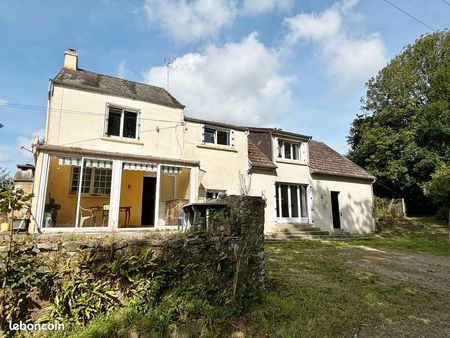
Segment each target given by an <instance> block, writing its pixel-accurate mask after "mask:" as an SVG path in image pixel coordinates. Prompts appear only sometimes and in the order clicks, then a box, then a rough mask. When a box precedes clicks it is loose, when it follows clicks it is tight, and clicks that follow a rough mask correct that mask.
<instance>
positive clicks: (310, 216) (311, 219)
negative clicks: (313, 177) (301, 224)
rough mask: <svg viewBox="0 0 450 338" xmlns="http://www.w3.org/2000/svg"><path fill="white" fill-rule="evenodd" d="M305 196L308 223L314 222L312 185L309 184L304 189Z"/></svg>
mask: <svg viewBox="0 0 450 338" xmlns="http://www.w3.org/2000/svg"><path fill="white" fill-rule="evenodd" d="M306 194H307V195H306V196H307V198H308V221H309V223H310V224H313V223H314V204H313V191H312V186H311V185H309V186H308V188H307V189H306Z"/></svg>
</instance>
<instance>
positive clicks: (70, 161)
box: [58, 157, 81, 167]
mask: <svg viewBox="0 0 450 338" xmlns="http://www.w3.org/2000/svg"><path fill="white" fill-rule="evenodd" d="M58 163H59V165H74V166H77V167H79V166H80V165H81V158H77V157H60V158H59V162H58Z"/></svg>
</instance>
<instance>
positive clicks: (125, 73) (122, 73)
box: [117, 60, 132, 79]
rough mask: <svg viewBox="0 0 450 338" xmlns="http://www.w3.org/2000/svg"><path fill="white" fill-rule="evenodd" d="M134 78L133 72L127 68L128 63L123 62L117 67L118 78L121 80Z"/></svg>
mask: <svg viewBox="0 0 450 338" xmlns="http://www.w3.org/2000/svg"><path fill="white" fill-rule="evenodd" d="M131 76H132V73H131V71H130V70H129V69H128V68H127V62H126V61H125V60H123V61H121V62H120V63H119V65H118V66H117V77H119V78H121V79H129V78H130V77H131Z"/></svg>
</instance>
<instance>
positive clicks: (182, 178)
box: [175, 168, 190, 199]
mask: <svg viewBox="0 0 450 338" xmlns="http://www.w3.org/2000/svg"><path fill="white" fill-rule="evenodd" d="M189 179H190V170H189V169H188V168H183V171H182V172H181V174H180V175H177V178H176V186H177V189H176V195H175V198H176V199H189Z"/></svg>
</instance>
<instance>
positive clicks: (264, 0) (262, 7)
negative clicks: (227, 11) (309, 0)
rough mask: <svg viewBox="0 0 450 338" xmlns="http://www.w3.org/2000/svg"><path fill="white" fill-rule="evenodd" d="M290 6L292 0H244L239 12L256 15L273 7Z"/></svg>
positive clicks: (285, 7)
mask: <svg viewBox="0 0 450 338" xmlns="http://www.w3.org/2000/svg"><path fill="white" fill-rule="evenodd" d="M291 6H292V0H244V2H243V5H242V9H241V11H240V13H241V14H246V15H258V14H262V13H266V12H269V11H272V10H275V9H279V10H287V9H289V8H290V7H291Z"/></svg>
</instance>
